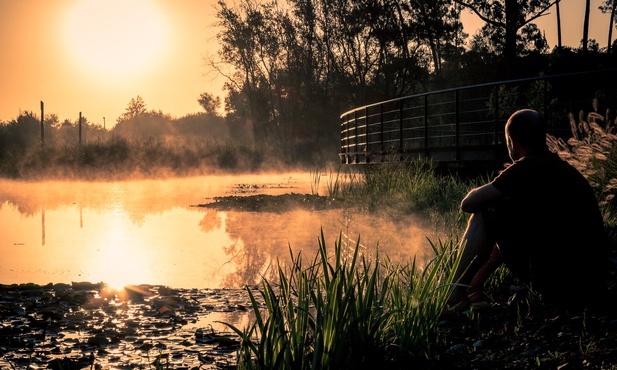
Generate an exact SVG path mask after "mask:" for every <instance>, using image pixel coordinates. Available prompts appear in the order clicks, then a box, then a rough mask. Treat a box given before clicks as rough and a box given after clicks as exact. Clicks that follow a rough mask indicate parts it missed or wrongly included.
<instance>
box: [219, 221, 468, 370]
mask: <svg viewBox="0 0 617 370" xmlns="http://www.w3.org/2000/svg"><path fill="white" fill-rule="evenodd" d="M452 245H453V244H452V243H439V244H438V245H437V246H435V245H434V248H435V252H436V257H435V258H434V259H433V260H432V261H431V262H430V263H429V264H428V265H427V266H426V267H425V268H422V269H420V268H419V266H417V265H416V263H415V262H413V263H411V264H409V265H401V264H392V263H391V262H389V261H388V260H387V259H386V260H385V261H381V260H380V256H379V254H378V252H376V254H375V256H374V257H373V258H367V257H366V256H364V255H361V254H360V253H359V251H360V248H359V246H360V243H359V240H358V242H357V243H356V246H355V248H354V249H353V250H351V251H349V252H350V253H347V252H348V251H346V250H345V248H344V247H343V245H342V243H341V237H340V236H339V238H338V240H337V241H336V242H335V245H334V249H333V250H332V251H329V250H328V248H326V243H325V237H324V234H323V232H322V233H321V238H320V239H319V252H318V254H317V255H316V256H315V258H314V259H312V262H311V263H310V264H309V265H308V266H305V265H304V259H303V258H302V256H301V254H298V255H297V256H293V255H292V259H291V264H290V267H289V268H286V267H285V266H282V265H281V264H280V263H279V264H278V280H279V281H278V282H277V283H276V284H273V283H271V282H269V281H268V280H266V279H264V280H263V281H262V287H261V289H260V294H261V295H262V298H263V302H265V308H263V307H262V306H261V305H260V304H258V303H257V299H256V298H255V296H254V295H253V293H252V292H251V290H250V289H247V291H248V294H249V296H250V298H251V302H252V307H253V312H254V314H255V321H254V322H253V323H252V324H251V325H249V327H247V328H244V329H239V328H237V327H235V326H233V325H231V324H228V323H225V324H226V325H227V326H229V327H230V328H231V329H232V330H233V331H235V332H236V333H237V334H238V335H239V336H240V337H241V339H242V345H241V348H240V350H239V355H238V359H239V362H238V368H240V369H264V368H268V369H272V368H284V369H330V368H331V369H339V368H348V369H349V368H367V367H370V366H377V365H381V366H383V365H384V364H388V363H392V364H393V363H395V362H396V361H397V360H399V359H401V358H403V357H404V358H409V354H422V355H421V356H427V355H428V351H429V349H430V346H429V337H430V333H431V330H432V328H433V327H434V325H435V324H436V322H437V319H438V317H439V313H440V312H441V310H442V308H443V305H444V304H445V299H446V298H447V296H448V295H449V286H450V285H449V284H448V282H450V281H451V279H452V276H451V274H452V271H454V267H455V264H456V263H457V255H458V254H457V253H455V249H453V248H452Z"/></svg>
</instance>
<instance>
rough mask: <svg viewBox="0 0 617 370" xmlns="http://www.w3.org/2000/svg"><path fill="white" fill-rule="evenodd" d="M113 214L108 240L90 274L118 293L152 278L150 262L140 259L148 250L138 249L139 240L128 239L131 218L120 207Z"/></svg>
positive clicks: (105, 241) (145, 258)
mask: <svg viewBox="0 0 617 370" xmlns="http://www.w3.org/2000/svg"><path fill="white" fill-rule="evenodd" d="M112 214H113V220H112V221H111V223H110V225H108V227H109V230H108V232H107V234H106V239H105V240H102V243H101V247H100V249H99V253H100V255H99V258H98V259H96V260H94V261H92V266H91V267H90V269H89V270H88V271H92V275H94V276H99V277H101V279H102V281H103V282H105V283H107V284H108V285H109V286H110V287H111V288H114V289H118V290H120V289H122V288H124V287H125V286H127V285H130V284H140V283H143V282H146V281H150V279H152V276H151V271H150V269H149V267H148V265H149V261H148V258H147V256H144V255H141V254H142V253H141V252H143V250H144V249H145V248H140V247H139V246H135V245H134V244H135V242H136V240H134V238H133V237H132V236H131V235H129V233H130V231H129V229H130V220H129V216H128V215H127V214H126V211H124V210H123V209H121V208H119V207H116V208H114V210H113V211H112Z"/></svg>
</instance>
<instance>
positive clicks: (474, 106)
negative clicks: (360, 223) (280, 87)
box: [339, 69, 617, 164]
mask: <svg viewBox="0 0 617 370" xmlns="http://www.w3.org/2000/svg"><path fill="white" fill-rule="evenodd" d="M616 72H617V69H605V70H597V71H582V72H575V73H566V74H556V75H546V76H539V77H529V78H522V79H511V80H504V81H497V82H488V83H482V84H475V85H469V86H462V87H454V88H448V89H442V90H436V91H429V92H424V93H418V94H413V95H408V96H404V97H399V98H393V99H389V100H384V101H381V102H376V103H371V104H367V105H364V106H361V107H357V108H354V109H351V110H349V111H347V112H345V113H343V114H341V115H340V121H341V152H340V154H339V156H340V157H341V160H342V162H343V163H346V164H352V163H369V162H375V161H380V162H384V161H393V160H395V161H406V160H410V159H412V158H417V157H430V158H433V159H435V160H437V161H445V162H448V161H450V162H457V161H466V160H467V161H469V160H471V161H477V160H484V161H500V160H503V159H505V158H504V153H505V150H504V145H503V126H504V125H505V120H506V119H507V117H508V116H509V114H511V113H512V112H513V111H514V110H516V109H520V108H522V107H531V108H534V109H537V110H539V111H541V112H542V113H543V114H544V116H545V117H546V118H547V121H551V122H552V126H551V127H550V128H551V129H552V130H553V132H555V133H557V135H560V134H559V132H560V131H561V134H563V133H565V132H568V133H569V118H568V117H567V116H564V115H563V111H562V110H563V109H565V108H564V107H565V106H564V107H562V106H560V105H558V104H557V103H555V96H557V95H555V94H552V93H551V91H550V90H551V88H549V85H548V84H549V82H551V83H554V84H557V85H559V84H560V83H561V84H562V85H563V84H568V83H570V82H569V81H572V80H576V79H581V78H584V79H586V80H585V81H584V82H586V83H587V84H588V83H589V76H593V75H598V74H601V75H610V76H616V75H617V73H616ZM538 81H539V82H542V86H541V87H540V88H538V86H534V83H536V82H538ZM600 81H601V82H600V83H597V84H598V85H602V84H608V85H610V82H609V81H614V79H611V78H603V79H601V80H600ZM570 85H574V86H575V88H576V91H577V92H578V91H579V89H580V84H577V83H573V84H570ZM570 85H566V87H565V88H564V86H558V88H555V90H558V93H557V94H558V95H559V96H562V97H563V96H568V95H567V94H564V91H562V90H567V88H568V87H570ZM502 87H503V89H502ZM593 87H594V88H595V87H596V85H593ZM507 89H511V90H512V91H508V90H507ZM519 89H527V90H524V91H522V92H521V91H518V90H519ZM613 89H614V87H613ZM502 90H504V91H502ZM573 91H574V90H573ZM593 91H595V90H593V89H591V90H590V91H589V93H593ZM448 94H454V98H453V99H451V98H447V95H448ZM465 94H470V95H471V94H479V95H478V96H476V95H473V96H470V97H468V99H467V100H465V97H464V95H465ZM441 96H443V97H444V98H442V100H441V101H436V102H429V99H438V98H439V97H441ZM588 98H590V97H589V96H587V97H585V99H588ZM444 99H445V100H444ZM589 100H591V99H589ZM414 102H415V104H414ZM406 103H408V104H410V105H407V106H406V105H405V104H406ZM569 103H572V102H569ZM462 105H464V107H462ZM589 105H590V104H589ZM572 106H574V105H572ZM462 108H466V110H463V109H462ZM568 109H574V108H571V107H570V106H568ZM576 109H577V110H576V112H578V108H576ZM570 113H571V112H570ZM438 127H439V128H440V129H439V130H437V128H438ZM420 133H421V134H420ZM487 135H490V137H489V136H487ZM474 137H475V138H474ZM461 139H465V141H464V142H462V141H461ZM418 143H423V145H422V146H419V145H418Z"/></svg>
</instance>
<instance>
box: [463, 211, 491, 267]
mask: <svg viewBox="0 0 617 370" xmlns="http://www.w3.org/2000/svg"><path fill="white" fill-rule="evenodd" d="M462 242H463V243H465V248H469V249H471V250H473V251H475V253H476V254H478V255H481V256H482V257H484V255H486V256H485V257H486V258H488V256H490V254H491V252H492V251H493V247H494V246H495V239H494V238H493V237H492V233H491V232H490V230H489V228H488V227H487V223H486V215H485V214H483V213H474V214H472V215H471V217H469V221H468V222H467V229H466V230H465V234H464V235H463V239H462Z"/></svg>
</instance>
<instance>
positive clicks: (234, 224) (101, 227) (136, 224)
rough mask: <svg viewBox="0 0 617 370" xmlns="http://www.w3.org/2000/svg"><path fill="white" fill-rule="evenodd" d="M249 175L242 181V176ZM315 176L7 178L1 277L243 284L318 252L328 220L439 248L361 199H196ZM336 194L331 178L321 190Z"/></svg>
mask: <svg viewBox="0 0 617 370" xmlns="http://www.w3.org/2000/svg"><path fill="white" fill-rule="evenodd" d="M239 185H241V186H239ZM312 185H313V186H314V184H313V183H312V180H311V175H310V174H308V173H281V174H272V175H242V176H200V177H192V178H177V179H163V180H137V181H108V182H77V181H46V182H28V181H11V180H0V253H1V254H2V262H0V283H1V284H13V283H28V282H32V283H37V284H47V283H70V282H72V281H90V282H100V281H103V282H105V283H108V284H110V285H112V286H115V287H120V286H123V285H127V284H160V285H167V286H170V287H174V288H238V287H242V286H244V285H247V284H256V283H259V281H260V280H261V277H262V276H266V277H272V276H273V275H272V273H273V272H274V267H276V264H277V261H280V262H281V263H287V262H289V261H290V248H291V252H292V253H293V254H294V255H296V254H298V253H299V252H302V255H303V256H304V257H305V258H307V259H313V258H314V256H315V255H316V253H317V250H318V246H319V244H318V238H319V235H320V232H321V229H323V231H324V235H325V238H326V243H327V246H328V248H333V247H334V243H335V241H336V240H337V239H338V237H339V235H340V234H341V235H342V236H343V243H344V245H345V246H347V247H348V248H349V251H350V252H351V251H353V248H354V247H355V244H356V242H357V240H358V238H360V243H361V245H362V249H361V252H362V253H364V254H365V255H366V256H367V257H370V258H372V257H373V256H374V254H375V252H376V248H377V246H378V247H379V253H380V255H382V256H383V255H386V254H387V255H388V256H389V257H390V258H391V259H392V260H393V261H407V260H411V259H412V258H413V257H414V256H416V257H418V258H420V259H422V258H425V257H426V256H428V255H430V248H429V245H428V241H427V237H430V238H431V240H435V239H434V238H436V237H437V234H436V233H437V232H436V231H435V230H432V229H431V225H425V224H422V223H423V222H422V221H421V220H419V219H417V218H415V217H412V216H408V217H407V216H406V217H403V218H402V219H398V220H393V219H386V218H379V217H378V216H376V215H368V214H366V213H361V212H358V211H357V210H353V209H333V210H326V211H308V210H303V209H290V210H287V211H285V212H248V211H235V210H234V211H227V212H223V211H217V210H214V209H210V208H202V207H194V205H197V204H203V203H208V202H211V201H212V199H213V198H214V197H217V196H225V195H251V194H270V195H279V194H284V193H292V192H293V193H298V194H311V192H312V189H311V188H312ZM319 193H320V194H326V193H327V191H326V190H325V189H319Z"/></svg>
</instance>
